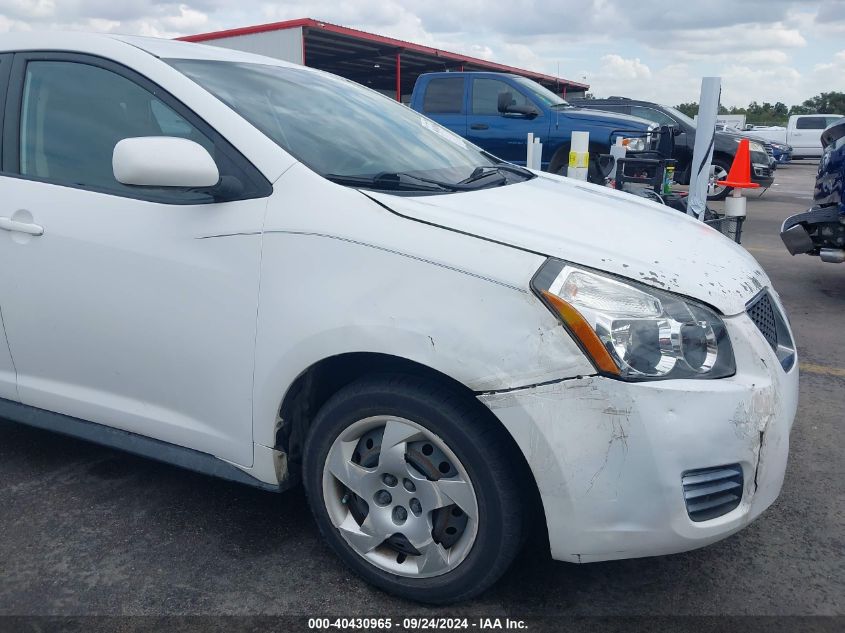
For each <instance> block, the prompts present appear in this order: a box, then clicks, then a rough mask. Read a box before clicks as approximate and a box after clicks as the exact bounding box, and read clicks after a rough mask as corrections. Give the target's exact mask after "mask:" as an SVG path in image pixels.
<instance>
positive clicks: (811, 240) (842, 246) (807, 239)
mask: <svg viewBox="0 0 845 633" xmlns="http://www.w3.org/2000/svg"><path fill="white" fill-rule="evenodd" d="M821 141H822V157H821V159H820V160H819V171H818V174H817V176H816V186H815V189H814V191H813V200H814V202H815V206H813V208H811V209H809V210H808V211H805V212H804V213H799V214H797V215H793V216H791V217H788V218H786V220H784V222H783V226H781V233H780V236H781V239H782V240H783V243H784V244H785V245H786V248H787V249H788V250H789V252H790V253H792V254H793V255H797V254H799V253H807V254H808V255H816V256H818V257H819V258H820V259H821V260H822V261H824V262H830V263H834V264H842V263H845V193H843V183H845V118H843V119H839V120H838V121H837V122H836V123H834V124H832V125H830V126H828V127H827V128H826V129H825V131H824V132H822V135H821Z"/></svg>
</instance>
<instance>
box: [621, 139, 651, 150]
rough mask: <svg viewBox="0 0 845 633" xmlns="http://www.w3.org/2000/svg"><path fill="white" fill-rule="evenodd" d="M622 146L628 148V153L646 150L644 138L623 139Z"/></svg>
mask: <svg viewBox="0 0 845 633" xmlns="http://www.w3.org/2000/svg"><path fill="white" fill-rule="evenodd" d="M622 145H624V146H625V147H627V148H628V151H629V152H642V151H644V150H645V149H646V139H644V138H639V137H638V138H623V139H622Z"/></svg>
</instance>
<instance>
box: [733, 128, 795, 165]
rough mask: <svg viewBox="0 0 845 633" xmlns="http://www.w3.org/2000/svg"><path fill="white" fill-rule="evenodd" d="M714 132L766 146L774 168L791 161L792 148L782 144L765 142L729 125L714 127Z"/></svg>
mask: <svg viewBox="0 0 845 633" xmlns="http://www.w3.org/2000/svg"><path fill="white" fill-rule="evenodd" d="M716 130H717V131H719V132H726V133H728V134H737V135H739V136H740V137H742V138H747V139H750V140H754V141H757V142H758V143H763V144H764V145H765V146H766V151H767V153H769V152H770V153H771V156H772V158H774V161H775V166H777V165H785V164H786V163H788V162H790V161H791V160H792V146H791V145H785V144H783V143H772V142H770V141H766V140H764V139H761V138H759V137H756V136H754V135H753V134H752V133H750V132H746V131H745V130H743V129H740V128H736V127H732V126H729V125H721V124H717V125H716Z"/></svg>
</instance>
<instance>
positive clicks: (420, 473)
mask: <svg viewBox="0 0 845 633" xmlns="http://www.w3.org/2000/svg"><path fill="white" fill-rule="evenodd" d="M323 498H324V500H325V504H326V509H327V510H328V513H329V517H330V518H331V521H332V523H333V524H334V526H335V527H336V528H337V529H338V531H339V532H340V534H341V536H342V537H343V539H344V540H345V541H346V542H347V543H348V544H349V546H350V547H351V548H352V549H353V550H354V551H355V552H357V553H358V555H359V556H361V557H363V558H365V559H366V560H367V561H369V562H370V563H372V564H374V565H375V566H377V567H379V568H381V569H384V570H386V571H389V572H391V573H393V574H398V575H401V576H408V577H414V578H427V577H431V576H439V575H441V574H445V573H446V572H448V571H450V570H452V569H454V568H455V567H457V566H458V565H459V564H460V563H461V562H462V561H463V560H464V559H465V558H466V556H467V554H468V553H469V551H470V549H471V548H472V545H473V543H474V542H475V538H476V534H477V531H478V501H477V499H476V496H475V489H474V488H473V486H472V482H471V481H470V479H469V476H468V474H467V472H466V469H465V468H464V466H463V465H462V464H461V462H460V461H459V460H458V458H457V457H456V456H455V454H454V453H453V452H452V451H451V450H450V449H449V447H448V446H446V444H445V442H443V440H441V439H440V438H439V437H438V436H437V435H435V434H434V433H432V432H431V431H429V430H427V429H425V428H424V427H422V426H420V425H419V424H416V423H415V422H411V421H410V420H406V419H403V418H396V417H392V416H376V417H371V418H366V419H364V420H359V421H357V422H355V423H354V424H352V425H350V426H349V427H348V428H347V429H346V430H345V431H344V432H343V433H341V434H340V436H339V437H338V438H337V439H335V441H334V443H333V444H332V446H331V448H330V449H329V454H328V456H327V458H326V464H325V467H324V469H323Z"/></svg>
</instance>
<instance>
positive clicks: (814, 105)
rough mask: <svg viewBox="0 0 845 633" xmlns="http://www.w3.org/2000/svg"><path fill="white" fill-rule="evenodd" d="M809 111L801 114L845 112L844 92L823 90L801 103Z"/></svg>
mask: <svg viewBox="0 0 845 633" xmlns="http://www.w3.org/2000/svg"><path fill="white" fill-rule="evenodd" d="M801 106H802V107H804V108H807V109H808V110H810V112H806V113H801V114H840V113H842V112H845V92H835V91H834V92H823V93H821V94H820V95H816V96H815V97H811V98H810V99H807V100H806V101H805V102H804V103H802V104H801Z"/></svg>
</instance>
